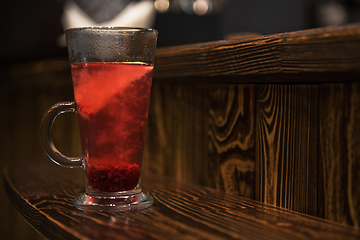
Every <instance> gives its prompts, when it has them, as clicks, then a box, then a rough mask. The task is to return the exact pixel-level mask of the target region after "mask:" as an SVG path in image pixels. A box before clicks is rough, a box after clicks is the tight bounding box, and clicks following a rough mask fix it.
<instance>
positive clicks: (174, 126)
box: [143, 83, 214, 187]
mask: <svg viewBox="0 0 360 240" xmlns="http://www.w3.org/2000/svg"><path fill="white" fill-rule="evenodd" d="M206 90H207V88H206V85H201V84H180V83H179V84H166V83H162V84H157V83H154V85H153V89H152V96H151V104H150V112H149V121H148V129H147V130H148V131H147V139H146V146H145V153H144V166H143V167H144V169H148V170H149V171H151V172H154V173H156V174H158V175H162V176H171V177H174V178H176V179H178V180H185V181H188V182H192V183H197V184H203V185H206V186H211V187H213V186H214V183H213V182H214V181H213V179H212V177H211V176H209V174H210V173H209V169H210V166H209V164H208V161H207V160H208V151H207V129H208V121H207V117H208V111H207V105H206V101H207V97H206V96H207V94H208V93H207V91H206Z"/></svg>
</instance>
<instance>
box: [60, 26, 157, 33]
mask: <svg viewBox="0 0 360 240" xmlns="http://www.w3.org/2000/svg"><path fill="white" fill-rule="evenodd" d="M83 30H98V31H99V30H103V31H119V32H156V33H157V32H158V31H157V30H156V29H154V28H138V27H122V26H89V27H73V28H68V29H66V30H65V33H67V32H75V31H83Z"/></svg>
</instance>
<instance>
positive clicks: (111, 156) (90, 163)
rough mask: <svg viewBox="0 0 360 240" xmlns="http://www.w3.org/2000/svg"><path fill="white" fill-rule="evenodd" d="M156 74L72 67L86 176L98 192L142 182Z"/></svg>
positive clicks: (145, 69) (144, 68) (131, 67)
mask: <svg viewBox="0 0 360 240" xmlns="http://www.w3.org/2000/svg"><path fill="white" fill-rule="evenodd" d="M152 72H153V66H152V65H148V64H142V63H111V62H110V63H109V62H106V63H105V62H104V63H73V64H71V73H72V77H73V86H74V94H75V99H76V107H77V115H78V124H79V131H80V139H81V145H82V151H83V156H84V158H85V165H86V175H87V180H88V183H89V185H90V186H91V187H92V188H93V189H95V190H98V191H102V192H121V191H128V190H131V189H134V188H136V186H137V185H138V183H139V180H140V174H141V162H142V157H143V152H144V143H145V135H146V125H147V118H148V109H149V101H150V92H151V81H152Z"/></svg>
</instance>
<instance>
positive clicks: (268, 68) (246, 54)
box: [154, 24, 360, 83]
mask: <svg viewBox="0 0 360 240" xmlns="http://www.w3.org/2000/svg"><path fill="white" fill-rule="evenodd" d="M359 52H360V24H351V25H345V26H336V27H327V28H319V29H310V30H304V31H297V32H290V33H279V34H273V35H266V36H260V37H253V38H242V39H238V40H223V41H215V42H208V43H199V44H191V45H186V46H174V47H164V48H160V49H157V52H156V62H155V70H154V79H159V80H160V79H163V80H165V81H171V80H172V79H174V78H179V77H194V76H197V77H204V76H206V77H212V76H241V78H235V79H233V81H236V82H237V83H239V82H247V81H249V80H251V81H252V83H254V82H263V83H266V82H273V81H281V82H297V81H301V82H304V81H305V82H309V79H311V81H337V80H341V78H339V75H337V74H328V73H342V74H348V75H350V76H351V74H350V73H354V72H356V73H357V74H359V72H360V58H359V55H358V53H359ZM309 73H311V74H309ZM312 74H316V77H314V78H312ZM268 75H275V77H272V78H269V77H267V78H264V76H268ZM323 75H326V77H324V76H323ZM261 76H262V77H261ZM279 76H282V77H281V78H279ZM216 79H217V80H220V78H216ZM204 80H206V81H209V79H204ZM353 80H355V81H358V79H356V78H354V79H353Z"/></svg>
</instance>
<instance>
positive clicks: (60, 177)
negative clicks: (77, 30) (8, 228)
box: [4, 160, 360, 239]
mask: <svg viewBox="0 0 360 240" xmlns="http://www.w3.org/2000/svg"><path fill="white" fill-rule="evenodd" d="M4 178H5V186H6V190H7V193H8V195H9V197H10V199H11V201H12V203H13V204H14V206H15V207H16V209H17V210H18V211H19V212H20V213H21V214H22V215H23V216H24V218H25V219H26V220H27V221H28V222H29V224H31V225H32V226H33V227H34V228H35V229H37V230H38V231H40V232H41V233H42V234H44V235H45V236H46V237H49V238H51V239H108V238H111V239H254V238H255V239H359V238H360V232H359V231H358V230H356V229H354V228H351V227H349V226H344V225H340V224H336V223H333V222H328V221H325V220H322V219H319V218H315V217H310V216H307V215H303V214H300V213H296V212H292V211H289V210H285V209H281V208H277V207H273V206H270V205H266V204H262V203H259V202H256V201H254V200H249V199H246V198H243V197H239V196H234V195H228V194H225V193H223V192H221V191H216V190H212V189H209V188H204V187H200V186H197V185H191V184H185V183H181V182H177V181H173V180H171V179H166V178H159V177H156V176H154V175H145V176H144V179H143V180H144V181H143V184H144V189H145V190H146V191H148V192H150V193H151V194H152V195H153V196H154V198H155V203H154V205H153V206H152V207H151V208H149V209H147V210H144V211H133V212H118V213H106V212H103V213H101V212H82V211H78V210H76V209H75V208H74V207H73V205H72V199H73V198H74V197H75V196H77V195H78V194H80V193H81V192H82V191H83V190H84V174H83V172H82V171H81V169H66V168H62V167H59V166H56V165H54V164H52V163H51V162H50V160H49V162H48V163H47V164H39V165H36V166H35V165H33V164H31V163H30V162H24V163H21V164H19V165H12V166H7V167H6V168H5V169H4Z"/></svg>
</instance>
